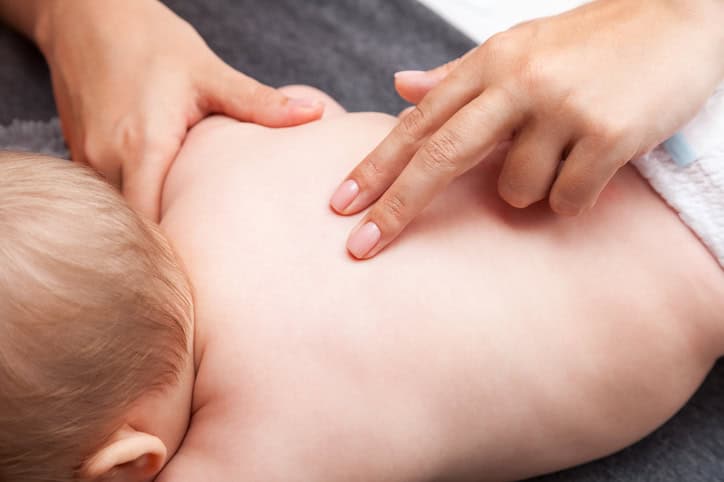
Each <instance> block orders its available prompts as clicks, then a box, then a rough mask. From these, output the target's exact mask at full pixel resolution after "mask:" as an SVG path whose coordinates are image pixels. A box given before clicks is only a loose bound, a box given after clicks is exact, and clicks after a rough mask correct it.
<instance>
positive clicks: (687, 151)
mask: <svg viewBox="0 0 724 482" xmlns="http://www.w3.org/2000/svg"><path fill="white" fill-rule="evenodd" d="M664 148H665V149H666V150H667V151H668V152H669V154H671V157H672V159H674V162H675V163H676V165H677V166H679V167H687V166H690V165H691V164H693V163H694V162H695V161H696V158H697V155H696V152H694V149H693V148H692V147H691V146H690V145H689V143H688V142H687V141H686V137H684V135H683V134H682V133H681V132H677V133H676V134H674V135H673V136H671V137H670V138H669V139H668V140H667V141H666V142H664Z"/></svg>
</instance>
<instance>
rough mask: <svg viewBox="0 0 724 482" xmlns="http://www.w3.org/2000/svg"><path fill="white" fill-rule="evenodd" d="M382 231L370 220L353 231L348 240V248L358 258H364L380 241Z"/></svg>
mask: <svg viewBox="0 0 724 482" xmlns="http://www.w3.org/2000/svg"><path fill="white" fill-rule="evenodd" d="M381 237H382V232H381V231H380V228H379V227H378V226H377V225H376V224H375V223H373V222H368V223H366V224H365V225H364V226H362V227H361V228H359V229H358V230H357V231H355V232H354V233H352V236H350V238H349V241H347V249H348V250H349V252H350V253H351V254H352V256H354V257H355V258H357V259H362V258H364V257H365V256H367V255H368V254H369V252H370V251H372V250H373V249H374V248H375V246H377V243H379V242H380V238H381Z"/></svg>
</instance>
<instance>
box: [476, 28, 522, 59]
mask: <svg viewBox="0 0 724 482" xmlns="http://www.w3.org/2000/svg"><path fill="white" fill-rule="evenodd" d="M483 46H484V50H485V53H486V54H487V56H489V57H490V58H493V59H511V58H514V57H517V55H518V39H517V36H516V35H515V34H514V33H513V32H512V31H510V30H506V31H504V32H499V33H496V34H495V35H493V36H492V37H490V38H489V39H488V40H487V41H486V42H485V43H484V44H483Z"/></svg>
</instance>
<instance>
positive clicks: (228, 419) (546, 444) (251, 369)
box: [163, 114, 724, 482]
mask: <svg viewBox="0 0 724 482" xmlns="http://www.w3.org/2000/svg"><path fill="white" fill-rule="evenodd" d="M393 124H394V120H393V119H392V118H389V117H386V116H382V115H377V114H354V115H345V116H341V117H336V118H332V119H328V120H325V121H322V122H318V123H314V124H310V125H307V126H303V127H297V128H293V129H284V130H271V129H266V128H263V127H258V126H252V125H246V124H239V123H236V122H234V121H230V120H227V119H223V118H213V119H210V120H208V121H205V122H204V123H202V124H201V125H200V126H199V127H197V128H196V129H195V130H194V131H193V132H192V133H191V135H190V137H189V138H188V140H187V142H186V144H185V146H184V148H183V150H182V152H181V155H180V157H179V158H178V160H177V162H176V165H175V166H174V168H173V170H172V172H171V174H170V177H169V179H168V182H167V186H166V192H165V194H164V221H163V226H164V229H165V230H166V232H167V233H168V234H169V236H170V237H171V239H172V241H173V243H174V244H175V246H176V247H177V249H178V251H179V252H180V255H181V257H182V258H183V260H184V262H185V264H186V267H187V268H188V271H189V273H190V276H191V279H192V281H193V283H194V285H195V295H196V302H197V309H196V314H197V324H198V326H197V340H196V347H197V357H200V365H199V372H198V378H197V384H196V391H195V400H194V410H195V414H194V418H193V420H192V424H191V428H190V431H189V434H188V437H187V440H186V442H185V445H184V447H183V448H182V450H181V451H180V453H179V454H178V456H177V458H176V459H175V460H174V461H173V462H172V464H171V465H170V466H169V468H168V470H167V472H166V474H165V475H164V477H163V480H174V481H175V480H245V481H247V482H254V481H260V482H262V481H263V482H269V481H276V480H279V481H285V482H290V481H296V480H299V481H305V482H309V481H315V482H316V481H319V482H326V481H329V482H332V481H350V480H360V481H367V482H375V481H380V482H381V481H410V480H433V479H435V480H442V479H443V478H444V479H445V480H448V478H449V479H457V478H460V479H466V478H472V479H474V480H484V479H486V478H487V479H491V480H500V479H514V478H521V477H524V476H527V475H531V474H535V473H540V472H545V471H550V470H554V469H558V468H562V467H565V466H569V465H572V464H575V463H579V462H583V461H585V460H589V459H591V458H595V457H599V456H602V455H605V454H607V453H610V452H612V451H615V450H617V449H620V448H622V447H624V446H625V445H627V444H630V443H632V442H633V441H635V440H637V439H638V438H640V437H642V436H643V435H645V434H646V433H648V432H650V431H651V430H652V429H654V428H655V427H656V426H658V425H659V424H661V423H662V422H663V421H665V420H666V419H667V418H668V417H669V416H671V415H672V414H673V413H674V411H676V410H677V409H678V408H679V407H680V406H681V404H682V403H683V402H684V401H685V400H686V399H687V398H688V397H689V396H690V395H691V394H692V393H693V391H694V390H695V388H696V387H697V385H698V384H699V383H700V381H701V380H702V378H703V376H704V375H705V373H706V371H707V370H708V369H709V367H710V366H711V364H712V363H713V360H714V359H715V358H716V356H717V355H718V354H719V353H720V351H721V350H720V349H721V331H720V330H719V329H718V328H716V325H715V322H716V316H719V321H722V317H721V316H720V313H721V312H722V308H723V307H722V306H721V305H722V301H721V300H723V299H724V296H722V288H723V283H722V281H723V280H722V278H723V277H722V274H721V272H720V270H719V268H718V266H717V265H716V263H715V262H714V261H713V260H712V258H710V256H709V255H708V253H707V252H706V251H705V250H704V248H702V247H701V246H700V245H699V243H698V241H697V240H696V239H695V238H694V237H693V235H692V234H691V233H690V232H689V231H688V230H687V229H686V228H685V227H684V226H683V225H682V224H681V222H680V221H679V220H678V219H677V217H676V215H675V214H673V213H672V212H670V211H669V209H668V208H667V207H666V206H665V205H664V204H663V203H662V202H661V201H660V200H659V199H658V198H657V197H656V195H655V194H653V193H652V192H651V191H650V190H649V188H648V187H647V186H646V185H645V183H644V182H643V181H641V180H640V179H639V178H638V176H637V175H636V174H635V173H634V172H633V171H632V170H629V169H624V170H623V171H622V172H621V173H620V174H619V175H618V177H617V178H616V179H615V180H614V182H613V183H612V185H611V186H610V188H609V189H608V190H607V192H606V193H605V194H604V196H603V198H602V200H601V201H600V204H599V206H598V207H597V208H596V209H594V210H593V211H592V212H591V213H590V214H588V215H585V216H584V217H582V218H578V219H568V218H560V217H556V216H554V215H553V214H551V213H549V211H548V209H547V208H546V207H545V206H538V207H534V208H532V209H528V210H525V211H520V210H515V209H513V208H509V207H507V206H506V205H504V204H503V203H502V202H501V201H500V200H499V199H498V197H497V195H496V193H495V182H496V179H495V178H496V169H497V165H496V164H497V163H496V160H495V159H493V158H491V159H490V160H489V161H486V162H484V163H483V166H482V167H481V168H479V169H478V170H477V171H475V172H472V173H470V174H468V175H467V176H465V177H463V178H462V179H461V180H459V181H457V182H456V183H455V184H453V185H452V186H451V187H450V188H449V189H448V191H447V192H446V193H445V194H444V195H443V196H441V197H440V198H439V199H437V200H436V201H435V202H434V204H433V205H432V206H431V207H430V208H429V209H428V210H427V212H426V213H425V214H424V215H423V216H422V217H420V218H419V219H418V221H416V223H415V224H414V226H412V227H411V228H410V229H408V230H407V231H406V234H405V235H404V236H403V237H402V238H401V239H400V240H399V242H397V244H396V245H394V246H393V247H391V248H390V249H388V250H386V251H385V252H384V253H383V254H382V255H381V256H379V257H377V258H375V259H374V260H372V261H367V262H362V263H360V262H355V261H353V260H352V259H351V258H350V257H349V256H348V255H347V254H346V253H345V251H344V241H345V236H346V233H348V231H349V230H350V228H351V227H352V226H353V225H354V223H355V222H356V221H357V219H345V218H341V217H338V216H336V215H334V214H332V213H331V212H330V210H329V208H328V207H327V200H328V198H329V195H330V193H331V191H332V190H333V188H334V187H335V181H336V180H338V179H339V178H340V177H341V176H343V175H344V173H345V172H346V171H347V170H348V169H349V168H350V167H351V166H352V165H354V164H355V162H357V161H358V160H359V159H361V158H362V157H363V156H364V155H365V154H366V153H367V152H368V151H370V150H371V148H372V147H374V145H375V144H376V143H377V142H378V141H379V140H380V139H381V138H382V137H383V136H384V135H385V134H386V133H387V132H388V131H389V129H390V128H391V126H392V125H393ZM715 295H718V296H719V298H718V299H716V298H715V297H714V296H715ZM717 310H718V311H717ZM199 477H201V478H199ZM436 477H439V479H437V478H436Z"/></svg>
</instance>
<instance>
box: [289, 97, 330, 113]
mask: <svg viewBox="0 0 724 482" xmlns="http://www.w3.org/2000/svg"><path fill="white" fill-rule="evenodd" d="M288 105H289V107H292V108H295V109H299V110H318V109H319V108H320V107H322V103H321V102H320V101H318V100H313V99H295V98H293V97H290V98H289V104H288Z"/></svg>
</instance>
